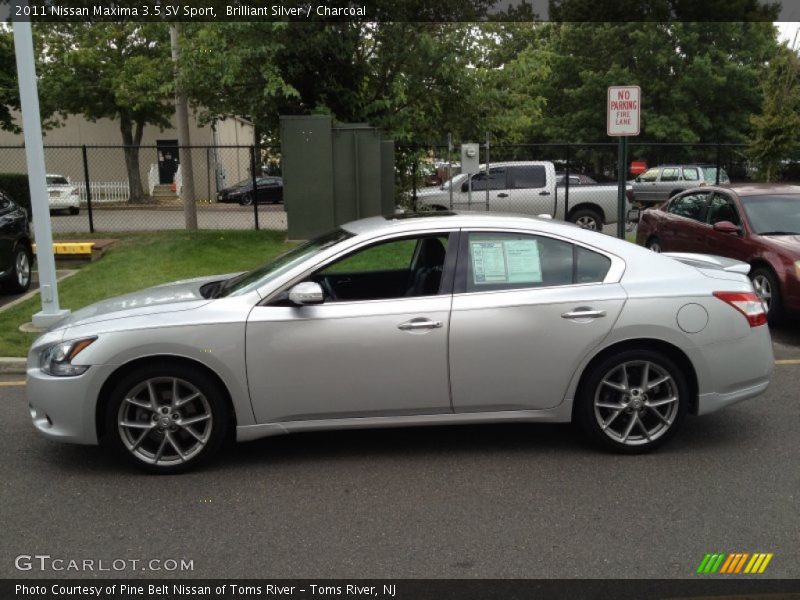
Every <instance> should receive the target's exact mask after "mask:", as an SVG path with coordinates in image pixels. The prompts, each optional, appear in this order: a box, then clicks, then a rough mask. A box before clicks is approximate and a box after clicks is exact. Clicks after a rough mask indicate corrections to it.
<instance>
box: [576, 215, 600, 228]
mask: <svg viewBox="0 0 800 600" xmlns="http://www.w3.org/2000/svg"><path fill="white" fill-rule="evenodd" d="M575 224H576V225H577V226H578V227H582V228H583V229H591V230H592V231H597V220H596V219H595V218H594V217H590V216H588V215H587V216H584V217H578V218H577V219H576V220H575Z"/></svg>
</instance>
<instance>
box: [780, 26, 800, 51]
mask: <svg viewBox="0 0 800 600" xmlns="http://www.w3.org/2000/svg"><path fill="white" fill-rule="evenodd" d="M775 26H776V27H777V28H778V38H779V39H780V40H781V41H786V42H789V44H790V45H791V44H792V42H793V41H794V36H795V33H797V30H798V29H800V23H798V22H794V23H790V22H786V23H783V22H781V23H775ZM797 45H798V46H800V35H798V36H797Z"/></svg>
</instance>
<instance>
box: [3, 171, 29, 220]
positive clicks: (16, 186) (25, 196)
mask: <svg viewBox="0 0 800 600" xmlns="http://www.w3.org/2000/svg"><path fill="white" fill-rule="evenodd" d="M0 190H2V191H3V192H5V193H6V194H8V195H9V196H11V199H12V200H14V202H16V203H17V204H19V205H20V206H22V207H23V208H25V209H26V210H27V211H28V214H29V215H31V214H33V213H32V212H31V191H30V188H29V187H28V175H27V174H25V173H0Z"/></svg>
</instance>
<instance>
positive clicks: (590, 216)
mask: <svg viewBox="0 0 800 600" xmlns="http://www.w3.org/2000/svg"><path fill="white" fill-rule="evenodd" d="M568 221H569V222H570V223H575V225H577V226H578V227H582V228H583V229H591V230H592V231H603V217H602V215H601V214H600V213H599V212H597V211H596V210H594V209H592V208H579V209H578V210H576V211H573V212H571V213H570V215H569V219H568Z"/></svg>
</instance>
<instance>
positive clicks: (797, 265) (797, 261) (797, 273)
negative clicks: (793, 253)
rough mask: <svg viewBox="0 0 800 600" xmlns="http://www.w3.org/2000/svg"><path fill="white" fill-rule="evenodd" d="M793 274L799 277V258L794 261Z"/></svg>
mask: <svg viewBox="0 0 800 600" xmlns="http://www.w3.org/2000/svg"><path fill="white" fill-rule="evenodd" d="M794 275H795V277H797V278H798V279H800V260H796V261H794Z"/></svg>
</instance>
